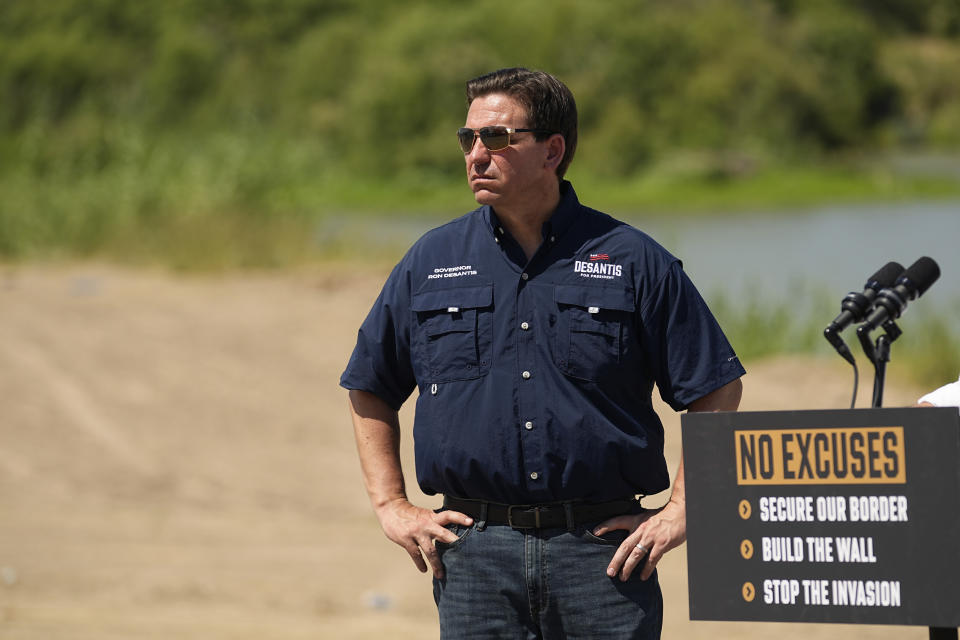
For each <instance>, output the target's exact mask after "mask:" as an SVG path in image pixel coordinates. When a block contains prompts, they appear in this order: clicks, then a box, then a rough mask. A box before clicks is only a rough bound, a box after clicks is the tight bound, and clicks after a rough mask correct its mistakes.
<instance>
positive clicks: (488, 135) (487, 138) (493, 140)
mask: <svg viewBox="0 0 960 640" xmlns="http://www.w3.org/2000/svg"><path fill="white" fill-rule="evenodd" d="M480 141H481V142H483V145H484V146H485V147H486V148H487V149H490V151H499V150H500V149H506V148H507V147H508V146H510V134H509V133H508V132H507V128H506V127H484V128H483V129H480Z"/></svg>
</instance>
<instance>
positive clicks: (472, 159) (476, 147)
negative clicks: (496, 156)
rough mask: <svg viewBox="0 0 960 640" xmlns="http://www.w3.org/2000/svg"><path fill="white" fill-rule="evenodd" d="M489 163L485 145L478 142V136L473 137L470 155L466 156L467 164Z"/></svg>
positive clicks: (487, 150)
mask: <svg viewBox="0 0 960 640" xmlns="http://www.w3.org/2000/svg"><path fill="white" fill-rule="evenodd" d="M489 161H490V150H489V149H487V145H485V144H483V142H481V141H480V136H474V137H473V146H472V147H471V148H470V153H468V154H467V162H468V163H469V164H486V163H487V162H489Z"/></svg>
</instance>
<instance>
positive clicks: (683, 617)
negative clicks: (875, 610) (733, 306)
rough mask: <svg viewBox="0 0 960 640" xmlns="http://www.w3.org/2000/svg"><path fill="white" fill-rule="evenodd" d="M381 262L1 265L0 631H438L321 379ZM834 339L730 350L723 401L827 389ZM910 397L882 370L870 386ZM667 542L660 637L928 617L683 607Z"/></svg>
mask: <svg viewBox="0 0 960 640" xmlns="http://www.w3.org/2000/svg"><path fill="white" fill-rule="evenodd" d="M384 277H385V273H381V272H376V273H360V274H358V273H356V272H350V271H336V270H333V271H320V270H319V269H317V270H315V271H310V272H302V273H296V274H284V275H269V276H255V275H254V276H251V275H244V276H230V277H215V278H214V277H190V278H183V277H174V276H170V275H165V274H162V273H154V272H144V271H125V270H119V269H115V268H108V267H100V266H89V265H83V266H72V267H36V266H34V267H9V266H8V267H2V266H0V638H4V639H6V640H26V639H29V640H57V639H67V638H69V639H71V640H83V639H93V638H96V639H115V638H116V639H120V638H165V639H166V638H197V639H201V638H202V639H204V640H218V639H225V638H251V639H253V638H256V639H258V640H262V639H264V638H270V639H278V640H282V639H294V638H313V639H315V638H345V639H349V638H384V637H389V638H399V639H405V638H411V639H413V638H417V639H420V638H435V637H437V635H438V631H437V623H436V612H435V610H434V605H433V601H432V596H431V586H430V580H429V578H428V577H427V576H425V575H421V574H420V573H418V572H417V571H416V569H415V568H414V567H413V564H412V563H411V562H410V560H409V558H408V557H407V555H406V553H405V552H404V551H403V550H401V549H400V548H399V547H396V546H394V545H393V544H392V543H390V542H389V541H388V540H387V539H386V538H385V537H384V536H383V534H382V533H381V531H380V529H379V526H378V525H377V522H376V520H375V518H374V517H373V515H372V512H371V510H370V507H369V506H368V503H367V499H366V495H365V492H364V490H363V487H362V482H361V479H360V473H359V467H358V464H357V462H356V455H355V452H354V444H353V435H352V430H351V427H350V422H349V419H348V415H347V411H346V402H345V392H344V391H343V390H341V389H340V388H339V387H338V386H337V381H338V377H339V374H340V372H341V370H342V368H343V365H344V364H345V362H346V360H347V357H348V355H349V353H350V350H351V348H352V345H353V341H354V339H355V335H356V328H357V326H358V325H359V323H360V321H361V320H362V318H363V316H364V315H365V314H366V312H367V309H368V308H369V306H370V304H371V303H372V301H373V299H374V297H375V295H376V292H377V290H378V288H379V286H380V284H381V283H382V280H383V278H384ZM836 360H837V362H834V361H833V360H827V361H822V360H812V359H804V358H791V359H777V360H773V361H762V362H746V363H745V364H746V366H747V368H748V370H749V372H750V373H749V374H748V376H747V378H746V379H745V384H746V391H745V397H744V401H743V404H742V408H743V409H746V410H760V409H795V408H843V407H845V406H846V405H847V403H848V395H849V389H850V384H851V380H850V377H851V376H850V374H849V367H848V366H847V365H845V364H844V363H843V362H842V361H840V360H839V358H837V359H836ZM891 373H892V372H891ZM867 377H868V380H867V382H868V383H869V382H870V380H872V377H870V376H867ZM863 386H864V387H865V386H868V385H866V384H865V385H863ZM863 391H864V395H863V398H864V399H863V400H862V401H861V402H860V406H866V405H867V404H868V401H867V400H868V398H867V396H866V389H863ZM918 395H919V390H917V389H912V388H910V387H908V386H905V385H903V384H900V383H897V381H896V380H892V381H891V382H890V383H889V384H888V386H887V398H886V400H887V402H886V403H887V405H888V406H893V405H897V404H909V403H911V402H912V401H913V400H914V399H915V398H916V397H917V396H918ZM408 405H412V402H411V403H408ZM664 415H666V416H667V417H666V423H667V429H668V435H667V441H668V444H669V452H668V455H669V457H670V465H671V468H675V466H676V460H677V455H678V450H679V448H678V445H679V440H680V438H679V418H678V416H676V415H675V414H673V413H672V412H671V411H669V410H667V411H665V413H664ZM402 417H403V420H404V424H405V426H407V427H409V425H410V419H411V414H410V413H409V412H408V411H407V410H405V411H404V413H403V416H402ZM407 435H408V437H407V440H406V443H405V449H404V456H405V459H406V460H407V461H408V468H409V461H410V448H409V446H410V438H409V434H407ZM409 484H410V485H411V486H413V485H414V484H415V483H414V482H412V481H411V482H409ZM412 494H413V498H414V500H415V501H416V502H419V503H420V504H423V505H425V506H426V505H431V506H432V505H435V504H436V502H437V501H436V499H435V498H426V497H424V496H422V495H420V494H418V493H416V491H415V489H414V490H412ZM658 501H659V502H662V501H663V496H659V497H654V498H651V499H648V501H647V503H648V504H654V505H655V504H657V503H658ZM685 560H686V555H685V551H684V549H683V548H681V549H678V550H675V551H673V552H672V553H670V554H669V555H668V556H667V557H666V558H665V559H664V561H663V563H662V564H661V579H662V582H663V588H664V592H665V599H666V603H667V615H666V620H665V626H664V635H665V637H668V638H753V637H756V638H761V637H763V638H766V637H771V636H774V637H778V638H779V639H780V640H788V639H792V638H798V639H799V638H805V639H810V638H839V637H844V638H904V637H906V638H918V639H919V638H925V637H927V631H926V629H923V628H903V627H863V626H831V625H788V624H769V623H767V624H740V623H708V622H691V621H690V620H689V619H688V609H687V607H688V603H687V595H686V593H687V578H686V562H685Z"/></svg>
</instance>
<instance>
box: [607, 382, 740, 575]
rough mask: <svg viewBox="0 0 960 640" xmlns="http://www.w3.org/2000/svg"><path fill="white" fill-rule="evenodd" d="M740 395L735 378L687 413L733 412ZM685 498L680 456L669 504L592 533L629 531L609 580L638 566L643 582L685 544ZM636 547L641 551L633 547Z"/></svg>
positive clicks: (615, 520)
mask: <svg viewBox="0 0 960 640" xmlns="http://www.w3.org/2000/svg"><path fill="white" fill-rule="evenodd" d="M742 393H743V383H741V382H740V380H739V379H737V380H734V381H733V382H730V383H727V384H726V385H724V386H722V387H720V388H719V389H716V390H714V391H712V392H710V393H708V394H707V395H705V396H703V397H701V398H698V399H697V400H694V401H693V402H691V403H690V411H736V410H737V408H738V407H739V406H740V396H741V394H742ZM686 495H687V494H686V483H685V481H684V473H683V455H682V454H681V456H680V466H679V467H678V468H677V477H676V478H675V479H674V481H673V492H672V493H671V495H670V502H668V503H667V504H666V505H664V506H663V507H662V508H660V509H657V510H656V511H654V512H652V513H642V514H640V515H635V516H619V517H616V518H611V519H609V520H607V521H606V522H602V523H600V525H599V526H597V527H596V528H595V529H594V530H593V533H594V535H598V536H599V535H603V534H604V533H607V532H608V531H613V530H615V529H626V530H627V531H629V532H630V535H628V536H627V539H626V540H624V541H623V544H621V545H620V547H619V548H618V549H617V552H616V553H615V554H614V555H613V559H612V560H611V561H610V564H609V565H608V566H607V575H608V576H610V577H611V578H613V577H616V576H617V575H619V576H620V579H621V580H623V581H626V580H629V579H630V576H631V575H632V574H633V572H634V570H635V569H636V568H637V567H638V566H641V564H642V569H641V570H640V579H641V580H646V579H647V578H649V577H650V576H652V575H653V570H654V569H656V568H657V563H658V562H660V558H662V557H663V554H665V553H666V552H667V551H670V549H673V548H674V547H678V546H680V545H681V544H683V543H684V542H686V540H687V510H686V509H687V507H686V502H687V501H686ZM638 544H639V545H641V547H642V548H641V547H637V545H638Z"/></svg>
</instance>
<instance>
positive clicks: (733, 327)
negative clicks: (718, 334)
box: [710, 283, 960, 390]
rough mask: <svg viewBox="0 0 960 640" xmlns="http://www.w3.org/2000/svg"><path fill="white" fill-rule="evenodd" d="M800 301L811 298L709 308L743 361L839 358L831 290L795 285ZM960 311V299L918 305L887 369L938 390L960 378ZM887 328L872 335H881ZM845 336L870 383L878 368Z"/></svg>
mask: <svg viewBox="0 0 960 640" xmlns="http://www.w3.org/2000/svg"><path fill="white" fill-rule="evenodd" d="M792 290H795V291H797V296H796V299H802V300H805V301H806V304H805V306H804V308H805V312H803V313H800V312H798V309H797V305H795V304H793V305H789V306H788V305H787V304H786V303H781V304H779V305H777V304H771V303H770V301H769V300H760V299H754V300H747V301H740V303H739V304H733V303H732V302H731V301H730V300H728V299H725V298H723V297H722V296H721V297H718V298H717V299H711V300H710V306H711V308H712V309H713V311H714V313H715V314H716V316H717V319H718V320H719V321H720V323H721V325H722V326H723V329H724V332H725V333H726V334H727V336H728V338H729V339H730V342H731V344H733V346H734V348H735V349H736V351H737V355H739V356H740V358H741V360H743V361H744V362H750V361H751V360H756V359H758V358H762V357H764V356H769V355H771V354H781V353H797V354H801V353H802V354H817V355H822V356H823V357H829V358H837V359H838V360H839V358H840V356H838V355H836V353H835V352H834V350H833V347H832V346H830V344H829V343H827V341H826V340H825V339H824V337H823V329H824V327H825V326H826V325H827V323H828V322H829V321H830V320H831V319H832V318H833V317H835V316H836V315H837V314H838V313H839V312H840V308H839V304H838V303H837V300H833V299H832V297H835V296H830V295H827V294H826V292H822V291H821V292H817V291H812V290H810V288H809V287H804V286H802V285H801V284H799V283H794V286H793V287H792ZM958 313H960V301H956V302H955V303H954V304H953V309H948V310H947V311H946V312H944V309H943V308H939V309H938V308H936V307H931V306H929V304H928V305H927V306H922V305H918V306H917V308H915V309H910V310H909V316H907V317H904V318H902V319H900V320H899V321H898V324H899V326H900V328H901V329H902V330H903V335H902V336H901V337H900V338H899V339H898V340H897V341H895V342H894V343H893V344H892V345H891V362H890V364H889V365H888V373H889V374H891V375H894V376H899V377H901V378H905V379H908V380H911V381H912V382H914V383H916V384H917V385H919V386H920V387H923V388H928V389H931V390H932V389H935V388H937V387H939V386H941V385H943V384H946V383H947V382H952V381H953V380H956V377H957V372H958V371H960V334H958V332H957V327H956V324H955V323H954V322H952V320H953V318H956V317H957V314H958ZM881 334H882V331H877V332H875V333H874V334H873V337H874V338H877V337H879V336H880V335H881ZM843 339H844V340H845V341H846V343H847V345H848V346H849V347H850V350H851V352H852V353H853V355H854V357H855V358H856V360H857V363H858V366H859V367H860V384H861V385H871V384H872V380H873V366H872V365H871V364H870V362H869V360H867V358H866V357H865V356H864V354H863V350H862V348H861V346H860V344H859V342H858V341H857V337H856V332H855V331H854V330H853V329H852V328H851V329H848V330H847V331H846V332H845V334H844V335H843Z"/></svg>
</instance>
